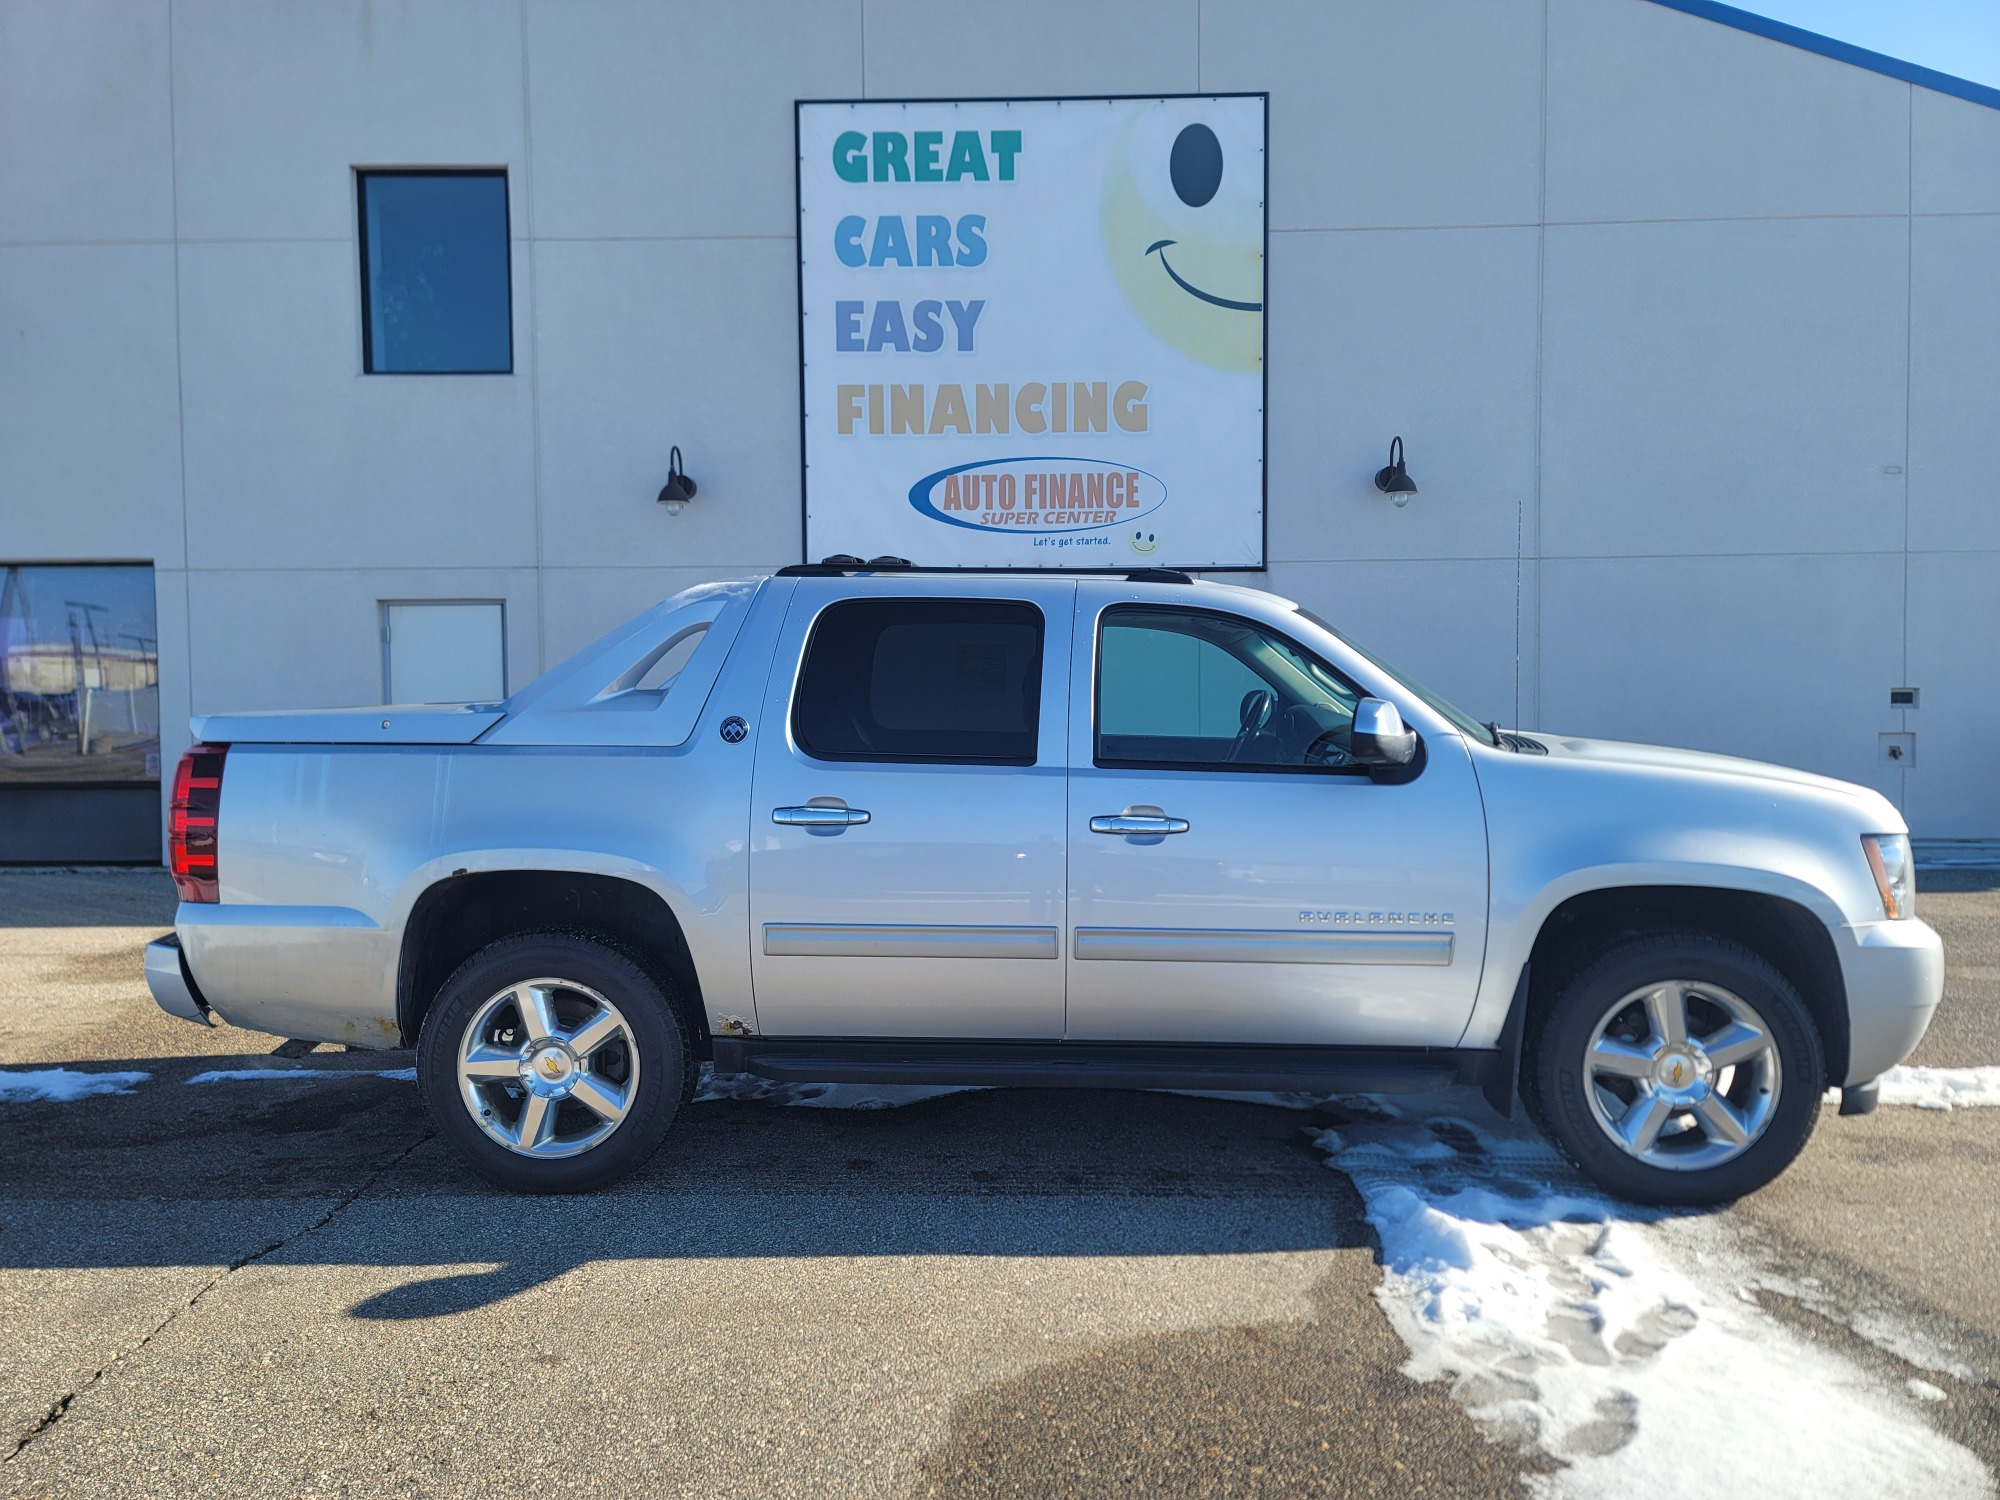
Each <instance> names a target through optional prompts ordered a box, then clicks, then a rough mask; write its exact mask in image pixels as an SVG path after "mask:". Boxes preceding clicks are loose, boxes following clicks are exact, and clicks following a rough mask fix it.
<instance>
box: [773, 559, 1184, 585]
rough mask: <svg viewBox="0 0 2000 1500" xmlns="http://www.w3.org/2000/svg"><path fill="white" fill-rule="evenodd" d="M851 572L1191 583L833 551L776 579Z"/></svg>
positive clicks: (1155, 575)
mask: <svg viewBox="0 0 2000 1500" xmlns="http://www.w3.org/2000/svg"><path fill="white" fill-rule="evenodd" d="M850 573H926V574H936V573H945V574H951V573H967V574H978V575H982V576H985V577H994V576H1001V577H1005V576H1006V575H1008V574H1011V573H1027V574H1030V575H1034V576H1039V577H1049V576H1053V575H1056V574H1060V573H1072V574H1077V573H1080V574H1084V575H1086V576H1091V577H1098V578H1123V579H1124V580H1126V581H1127V582H1128V583H1193V582H1194V579H1193V578H1192V577H1191V576H1190V575H1189V574H1186V573H1183V572H1182V571H1181V570H1180V569H1179V568H999V567H994V568H942V567H940V568H931V567H925V566H924V565H922V564H920V563H913V562H911V561H910V560H909V559H908V558H907V557H871V558H869V559H868V560H867V561H866V562H863V561H862V560H861V559H860V558H858V557H856V556H854V555H853V554H852V553H850V552H836V553H834V555H833V556H831V557H825V558H821V559H820V560H819V561H818V562H816V563H790V564H788V565H787V566H785V567H782V568H780V569H778V571H777V575H776V576H777V577H779V578H842V577H845V576H846V575H848V574H850Z"/></svg>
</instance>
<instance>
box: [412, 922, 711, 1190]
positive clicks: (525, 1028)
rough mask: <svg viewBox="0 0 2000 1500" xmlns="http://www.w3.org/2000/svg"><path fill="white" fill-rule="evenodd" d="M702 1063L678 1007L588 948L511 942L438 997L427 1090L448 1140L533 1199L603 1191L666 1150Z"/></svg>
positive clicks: (596, 948) (428, 1028)
mask: <svg viewBox="0 0 2000 1500" xmlns="http://www.w3.org/2000/svg"><path fill="white" fill-rule="evenodd" d="M691 1057H692V1049H691V1048H690V1046H689V1044H688V1038H687V1035H686V1032H685V1030H684V1028H683V1026H682V1023H681V1020H680V1016H679V1012H678V1011H677V1010H676V1009H675V1007H674V1005H673V1003H672V1001H671V999H670V998H669V997H668V996H667V995H665V994H663V993H661V990H660V987H659V985H658V984H657V983H655V982H654V981H653V980H652V979H651V978H649V977H648V976H647V975H646V974H645V973H644V972H643V971H642V970H641V969H640V968H639V966H638V965H637V964H635V963H633V962H632V961H631V960H630V959H628V958H626V957H625V956H624V955H623V954H620V953H617V952H614V951H613V950H611V949H609V948H606V947H604V946H602V945H601V944H598V943H593V942H591V941H589V940H587V939H585V938H580V937H573V936H569V935H566V934H560V933H530V934H525V935H522V936H519V937H511V938H503V939H502V940H500V941H499V942H496V943H491V944H489V945H487V946H486V947H485V948H482V949H480V951H479V952H477V953H475V954H474V955H473V956H472V957H471V958H469V959H467V960H466V961H465V962H464V963H463V964H461V965H460V966H459V968H458V970H457V972H456V973H454V974H453V975H452V976H451V978H450V979H448V980H446V981H445V984H444V987H443V988H442V989H441V990H439V991H438V996H437V999H436V1001H435V1002H434V1003H433V1004H432V1006H431V1008H430V1013H429V1014H428V1015H427V1016H425V1018H424V1025H423V1033H422V1035H421V1037H420V1038H419V1039H418V1042H417V1083H418V1086H419V1088H420V1089H421V1090H422V1093H423V1098H424V1103H425V1105H426V1107H427V1108H428V1109H429V1110H430V1114H431V1118H432V1120H433V1121H435V1122H436V1124H437V1129H438V1134H440V1135H441V1136H443V1137H444V1138H445V1140H446V1141H448V1142H450V1144H451V1146H452V1148H453V1149H454V1150H456V1151H457V1152H458V1154H459V1155H460V1156H461V1157H463V1158H464V1159H465V1161H466V1162H467V1164H468V1165H470V1166H471V1167H472V1168H473V1170H474V1171H476V1172H478V1173H479V1174H480V1175H481V1176H483V1177H485V1178H486V1179H487V1180H488V1181H490V1182H493V1183H495V1184H497V1185H498V1186H500V1187H504V1188H508V1189H511V1190H513V1191H515V1192H523V1193H576V1192H587V1191H589V1190H590V1189H592V1188H598V1187H603V1186H604V1185H606V1184H607V1183H611V1182H615V1181H616V1180H617V1179H619V1178H620V1177H623V1176H625V1175H626V1174H627V1173H629V1172H631V1171H633V1170H634V1169H635V1168H637V1167H639V1166H640V1165H641V1164H642V1163H644V1162H645V1160H646V1159H647V1158H648V1157H650V1156H651V1155H652V1154H653V1152H654V1151H656V1150H657V1149H659V1145H660V1142H661V1141H662V1140H663V1139H665V1137H666V1133H667V1128H668V1127H669V1126H670V1125H671V1124H672V1123H673V1120H674V1116H675V1114H676V1113H677V1112H678V1110H679V1108H680V1103H681V1100H682V1098H683V1097H684V1096H685V1094H686V1092H687V1084H688V1070H689V1068H690V1066H691V1063H690V1059H691Z"/></svg>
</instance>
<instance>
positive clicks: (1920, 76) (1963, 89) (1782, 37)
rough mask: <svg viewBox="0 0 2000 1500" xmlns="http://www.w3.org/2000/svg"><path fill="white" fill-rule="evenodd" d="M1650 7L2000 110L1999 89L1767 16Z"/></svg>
mask: <svg viewBox="0 0 2000 1500" xmlns="http://www.w3.org/2000/svg"><path fill="white" fill-rule="evenodd" d="M1653 4H1655V5H1664V6H1666V8H1667V9H1668V10H1678V11H1685V12H1686V13H1687V14H1688V15H1691V16H1700V17H1701V18H1702V19H1703V20H1704V21H1715V22H1717V23H1719V24H1721V25H1723V26H1733V27H1735V28H1736V29H1737V30H1738V31H1747V32H1749V33H1750V34H1751V35H1753V36H1761V37H1768V38H1769V39H1770V40H1771V41H1774V42H1783V43H1784V44H1785V45H1786V46H1788V47H1797V48H1799V49H1801V50H1802V51H1806V52H1817V53H1818V54H1819V55H1820V56H1821V57H1830V58H1832V59H1833V60H1834V61H1835V62H1844V63H1849V64H1852V65H1853V66H1854V67H1857V68H1866V69H1867V70H1868V71H1869V72H1871V73H1882V74H1885V75H1887V76H1888V77H1890V78H1900V79H1901V80H1902V81H1903V82H1904V83H1914V84H1916V85H1918V86H1919V87H1920V88H1927V89H1934V90H1936V91H1937V92H1938V93H1940V94H1950V95H1951V96H1952V97H1953V98H1955V99H1967V100H1970V101H1971V102H1972V103H1974V104H1983V105H1985V106H1986V107H1987V108H1988V109H2000V89H1996V88H1989V87H1988V86H1987V85H1985V84H1983V83H1974V82H1973V81H1972V80H1971V79H1969V78H1956V77H1953V76H1952V75H1951V74H1950V73H1940V72H1938V71H1937V70H1936V69H1934V68H1922V67H1919V66H1917V64H1915V63H1912V62H1904V61H1903V60H1902V59H1901V58H1899V57H1886V56H1884V55H1883V54H1882V53H1880V52H1870V51H1869V50H1868V49H1867V48H1866V47H1856V46H1854V45H1852V44H1851V43H1848V42H1837V41H1835V40H1834V39H1833V38H1832V37H1830V36H1821V35H1820V34H1819V33H1818V32H1816V31H1807V30H1805V29H1804V28H1803V27H1799V26H1788V25H1786V24H1785V23H1784V22H1783V21H1773V20H1772V19H1771V18H1770V17H1769V16H1760V15H1755V14H1753V13H1752V12H1750V11H1747V10H1738V9H1737V8H1736V7H1735V6H1733V5H1718V4H1716V3H1715V0H1653Z"/></svg>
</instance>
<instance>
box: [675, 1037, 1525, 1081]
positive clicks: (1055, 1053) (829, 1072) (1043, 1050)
mask: <svg viewBox="0 0 2000 1500" xmlns="http://www.w3.org/2000/svg"><path fill="white" fill-rule="evenodd" d="M714 1045H715V1071H716V1072H718V1073H754V1074H756V1075H757V1076H758V1077H760V1078H769V1079H772V1080H773V1081H775V1082H778V1083H952V1084H972V1085H986V1086H989V1087H993V1088H1035V1089H1048V1088H1084V1089H1220V1090H1224V1091H1226V1092H1231V1093H1236V1092H1262V1091H1265V1090H1273V1091H1279V1092H1299V1093H1311V1094H1412V1093H1427V1092H1430V1091H1431V1090H1433V1089H1443V1088H1450V1087H1451V1086H1452V1085H1454V1084H1470V1085H1474V1086H1483V1085H1485V1084H1487V1083H1489V1082H1490V1081H1491V1079H1492V1078H1493V1076H1494V1075H1495V1074H1496V1073H1498V1072H1500V1071H1503V1070H1504V1069H1505V1067H1506V1054H1505V1053H1503V1052H1499V1051H1494V1050H1488V1049H1477V1050H1475V1049H1465V1048H1454V1047H1244V1046H1199V1045H1185V1044H1179V1045H1176V1044H1157V1043H1153V1044H1147V1043H1130V1042H978V1041H970V1042H966V1041H936V1040H921V1041H884V1040H878V1039H874V1038H867V1039H859V1038H845V1037H801V1038H788V1039H784V1040H773V1039H771V1038H768V1037H723V1036H719V1037H716V1038H715V1043H714Z"/></svg>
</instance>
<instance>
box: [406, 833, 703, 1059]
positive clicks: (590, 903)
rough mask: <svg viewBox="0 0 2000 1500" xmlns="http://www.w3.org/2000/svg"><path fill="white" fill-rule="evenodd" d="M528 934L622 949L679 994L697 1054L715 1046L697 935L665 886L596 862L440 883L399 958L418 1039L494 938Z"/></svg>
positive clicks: (413, 914) (417, 914) (421, 903)
mask: <svg viewBox="0 0 2000 1500" xmlns="http://www.w3.org/2000/svg"><path fill="white" fill-rule="evenodd" d="M527 932H560V933H567V934H572V935H575V936H578V937H584V938H589V939H591V940H592V941H594V942H598V943H602V944H603V945H604V946H605V947H607V948H610V949H612V950H614V951H615V952H618V953H622V954H623V955H624V956H625V957H627V958H629V959H630V960H631V961H632V962H633V963H635V964H637V965H638V966H639V967H640V968H641V969H642V970H644V971H645V973H646V975H647V976H648V977H649V978H650V979H652V980H653V981H654V982H655V983H656V984H658V985H659V986H660V987H661V989H662V990H663V991H664V992H665V993H666V994H668V995H670V996H672V997H673V999H674V1002H675V1004H676V1005H677V1006H678V1007H679V1008H680V1010H681V1013H682V1020H683V1022H684V1023H685V1025H686V1027H687V1035H689V1036H690V1037H692V1038H694V1042H695V1052H696V1055H697V1057H699V1058H701V1059H704V1060H706V1059H707V1058H708V1057H709V1056H710V1053H711V1040H710V1036H709V1029H708V1016H707V1011H706V1009H705V1008H704V1006H703V1004H702V994H701V980H700V976H699V975H698V974H697V973H696V971H695V965H694V957H693V954H692V952H691V950H690V949H689V947H688V941H687V934H686V932H685V931H684V929H683V928H682V926H681V923H680V920H679V919H678V918H677V917H676V916H675V915H674V910H673V908H672V907H671V906H670V905H668V903H667V902H666V900H665V899H664V898H663V897H662V896H661V895H660V894H659V893H658V892H657V891H655V890H652V889H651V888H649V887H648V886H645V885H643V884H641V883H640V882H638V881H636V880H630V879H627V878H624V877H622V876H618V875H606V874H601V873H598V872H595V871H588V870H549V869H498V870H478V871H466V872H463V873H459V874H454V875H452V876H449V877H447V878H445V879H442V880H438V881H435V882H434V883H432V884H431V885H429V886H427V887H425V888H424V890H423V891H422V892H421V893H420V894H419V895H418V896H417V898H416V901H415V902H414V904H413V905H412V906H411V908H410V913H409V916H408V918H407V919H406V920H405V921H404V923H403V940H402V946H401V949H400V952H399V954H398V959H397V964H396V1023H397V1027H398V1029H399V1030H400V1031H401V1032H402V1035H403V1041H404V1044H405V1045H406V1046H407V1045H414V1044H415V1042H416V1039H417V1034H418V1032H419V1031H420V1030H421V1029H422V1027H423V1021H424V1016H425V1014H426V1013H427V1012H428V1011H429V1010H430V1007H431V1002H432V1001H433V1000H434V999H436V997H437V993H438V990H439V989H440V988H441V987H442V986H443V984H444V982H445V980H447V979H449V978H450V977H451V975H452V973H453V972H454V971H455V970H456V969H457V968H458V966H459V965H460V964H462V963H464V962H465V961H466V960H467V959H468V958H470V957H471V956H472V955H473V954H475V953H477V952H478V951H479V950H480V949H481V948H484V947H485V946H486V945H487V944H488V943H492V942H496V941H498V940H499V939H501V938H504V937H512V936H514V935H516V934H518V933H527Z"/></svg>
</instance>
